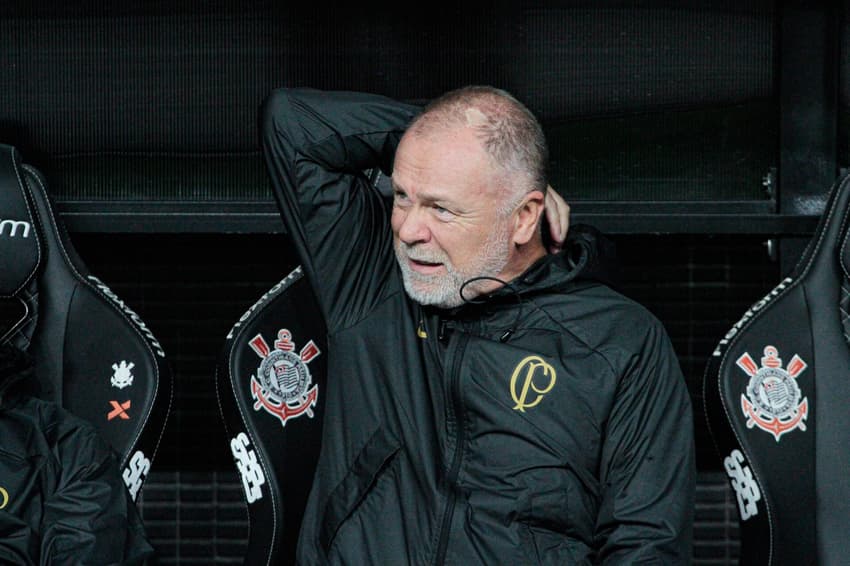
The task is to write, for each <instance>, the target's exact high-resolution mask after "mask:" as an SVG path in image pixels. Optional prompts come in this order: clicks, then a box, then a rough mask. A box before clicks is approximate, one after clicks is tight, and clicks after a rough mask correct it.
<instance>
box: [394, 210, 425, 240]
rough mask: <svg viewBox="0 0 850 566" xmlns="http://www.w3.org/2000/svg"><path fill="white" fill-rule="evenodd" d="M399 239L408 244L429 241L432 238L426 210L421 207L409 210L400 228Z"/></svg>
mask: <svg viewBox="0 0 850 566" xmlns="http://www.w3.org/2000/svg"><path fill="white" fill-rule="evenodd" d="M398 237H399V239H400V240H401V241H402V242H404V243H405V244H408V245H413V244H419V243H423V242H427V241H428V240H430V239H431V231H430V230H429V228H428V223H427V218H426V217H425V212H424V211H423V210H421V209H420V208H419V207H413V208H411V209H410V210H407V211H406V212H405V214H404V217H403V218H402V221H401V225H400V226H399V230H398Z"/></svg>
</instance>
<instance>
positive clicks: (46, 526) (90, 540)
mask: <svg viewBox="0 0 850 566" xmlns="http://www.w3.org/2000/svg"><path fill="white" fill-rule="evenodd" d="M75 423H76V424H75ZM62 427H63V430H61V431H60V433H59V436H58V442H57V444H56V446H55V448H54V451H55V452H54V456H55V461H56V462H58V463H60V467H61V469H60V472H59V476H58V482H57V485H56V489H55V491H54V492H53V493H52V494H50V495H49V496H48V497H47V499H46V501H45V502H44V512H43V515H42V521H41V533H42V536H41V563H42V564H50V565H65V564H68V565H71V564H73V565H89V564H90V565H95V564H97V565H103V564H122V565H125V564H126V565H129V564H134V565H135V564H142V563H143V561H144V560H146V559H147V558H148V557H150V556H151V555H152V554H153V548H152V547H151V546H150V544H149V543H148V541H147V539H146V537H145V533H144V529H143V527H142V522H141V519H140V518H139V515H138V511H137V509H136V506H135V504H134V503H133V502H132V500H131V499H130V496H129V493H128V492H127V489H126V488H125V487H124V482H123V480H122V479H121V472H120V470H119V468H118V461H117V459H116V458H115V456H114V454H113V453H112V451H111V450H110V448H109V447H108V446H107V444H106V442H105V441H104V440H103V439H101V438H100V437H99V436H98V435H97V433H96V432H95V431H94V430H93V429H91V428H89V427H88V426H87V425H81V424H80V423H77V422H76V421H71V422H69V423H63V425H62Z"/></svg>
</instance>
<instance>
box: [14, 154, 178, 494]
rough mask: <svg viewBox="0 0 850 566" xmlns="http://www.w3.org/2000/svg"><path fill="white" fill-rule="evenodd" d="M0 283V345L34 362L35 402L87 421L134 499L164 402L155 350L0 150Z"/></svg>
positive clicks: (29, 175) (144, 329) (27, 178)
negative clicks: (2, 330)
mask: <svg viewBox="0 0 850 566" xmlns="http://www.w3.org/2000/svg"><path fill="white" fill-rule="evenodd" d="M0 219H1V220H0V282H2V285H3V287H2V292H3V294H4V296H5V297H9V298H13V299H17V300H18V301H19V302H20V303H22V304H23V306H24V307H25V313H24V315H23V317H22V318H21V320H19V321H18V322H17V323H15V324H14V326H12V328H11V329H9V330H8V331H7V332H6V334H5V335H3V336H0V342H9V343H12V344H14V345H15V346H17V347H18V348H20V349H22V350H25V351H27V352H28V353H29V354H30V355H31V356H32V358H33V360H34V362H35V364H34V365H35V367H34V378H35V380H36V381H37V388H38V389H39V396H40V397H41V398H43V399H46V400H48V401H52V402H54V403H57V404H58V405H59V406H61V407H62V408H64V409H66V410H67V411H69V412H71V413H73V414H74V415H76V416H78V417H80V418H82V419H84V420H87V421H89V422H90V423H92V424H93V425H94V426H95V428H96V429H97V430H98V431H99V432H100V433H101V436H103V438H104V439H105V440H106V441H107V442H108V443H109V444H110V445H111V446H112V447H113V448H114V449H115V451H116V453H117V454H118V456H119V461H120V463H121V465H122V467H123V466H126V468H125V469H124V480H125V482H126V484H127V487H128V489H129V491H130V493H131V495H132V496H133V498H134V499H135V497H136V495H137V494H138V491H139V488H140V487H141V485H142V482H143V481H144V478H145V476H146V475H147V473H148V471H149V469H150V465H151V461H152V459H153V456H154V453H155V452H156V449H157V447H158V445H159V440H160V438H161V436H162V431H163V428H164V426H165V422H166V419H167V416H168V413H169V410H170V404H171V390H172V386H171V374H170V368H169V367H168V364H167V363H166V361H165V352H164V351H163V349H162V346H161V345H160V343H159V342H158V341H157V339H156V338H155V337H154V335H153V333H152V332H151V331H150V329H149V328H148V326H147V325H146V324H145V323H144V322H143V321H142V319H141V318H140V317H139V316H138V315H137V314H136V313H135V312H134V311H133V310H132V309H131V308H130V307H129V306H128V305H127V304H126V303H125V302H124V301H122V300H121V299H119V298H118V297H117V295H116V294H115V293H113V292H112V291H111V290H110V289H109V287H107V286H106V285H105V284H104V283H103V282H102V281H100V280H99V279H98V278H97V277H95V276H94V275H92V274H91V272H90V271H89V270H88V268H87V267H86V265H85V264H84V263H83V261H82V260H81V259H80V257H79V256H78V255H77V253H76V251H75V250H74V247H73V245H72V243H71V239H70V238H69V236H68V233H67V231H66V230H65V228H64V226H63V225H62V222H61V219H60V218H59V217H58V216H57V215H56V214H55V212H54V209H53V205H52V203H51V201H50V197H49V195H48V193H47V189H46V184H45V182H44V179H43V178H42V176H41V175H40V174H39V172H38V171H36V170H35V169H34V168H32V167H30V166H28V165H24V164H21V162H20V156H19V155H18V152H17V151H16V150H15V149H14V148H12V147H10V146H6V145H0Z"/></svg>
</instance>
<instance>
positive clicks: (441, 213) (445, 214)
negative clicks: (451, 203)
mask: <svg viewBox="0 0 850 566" xmlns="http://www.w3.org/2000/svg"><path fill="white" fill-rule="evenodd" d="M434 212H435V213H436V214H437V216H438V217H439V218H444V219H448V218H451V217H452V216H454V214H453V213H452V212H451V211H450V210H448V209H446V208H443V207H442V206H437V205H434Z"/></svg>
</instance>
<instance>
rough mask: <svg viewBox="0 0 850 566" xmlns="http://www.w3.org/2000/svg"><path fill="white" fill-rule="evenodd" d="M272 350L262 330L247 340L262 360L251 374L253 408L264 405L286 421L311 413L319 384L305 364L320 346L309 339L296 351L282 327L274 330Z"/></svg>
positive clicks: (256, 408)
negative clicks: (254, 374) (274, 337)
mask: <svg viewBox="0 0 850 566" xmlns="http://www.w3.org/2000/svg"><path fill="white" fill-rule="evenodd" d="M277 338H278V339H277V340H276V341H275V343H274V346H275V347H274V350H271V349H270V348H269V346H268V344H266V341H265V340H264V339H263V336H262V335H261V334H257V335H256V336H254V338H252V339H251V341H250V342H249V343H248V344H249V345H250V346H251V349H252V350H254V352H256V353H257V355H258V356H260V359H262V361H261V362H260V367H259V368H257V375H256V376H253V375H252V376H251V395H252V397H253V398H254V399H255V400H256V402H255V403H254V410H255V411H259V410H260V409H264V410H265V411H266V412H268V413H270V414H272V415H274V416H276V417H277V418H279V419H280V423H281V424H282V425H283V426H286V421H287V420H289V419H292V418H295V417H300V416H301V415H304V414H306V415H307V416H308V417H313V410H312V407H313V406H314V405H315V404H316V401H317V399H318V398H319V388H318V386H317V385H313V386H312V387H310V386H311V385H312V383H313V378H312V376H311V375H310V370H309V368H308V367H307V364H308V363H310V361H311V360H312V359H314V358H315V357H316V356H318V355H319V354H321V351H320V350H319V347H318V346H316V344H315V343H314V342H313V341H312V340H310V341H309V342H307V345H305V346H304V347H303V348H301V351H300V352H299V353H298V354H296V353H295V352H294V350H295V344H294V343H293V342H292V333H290V332H289V330H287V329H285V328H284V329H281V330H279V331H278V333H277Z"/></svg>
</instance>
